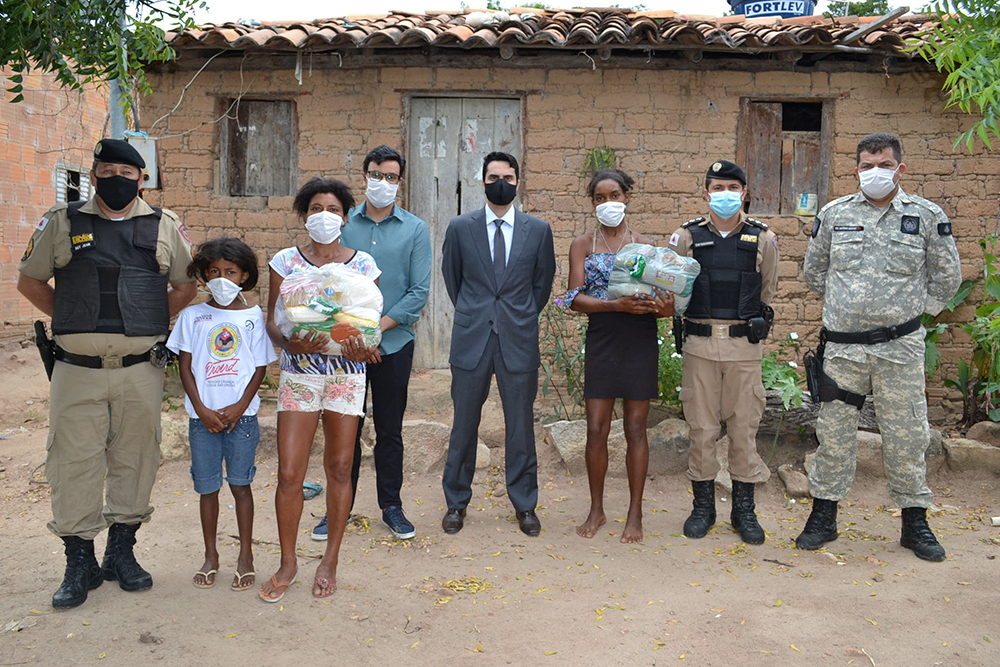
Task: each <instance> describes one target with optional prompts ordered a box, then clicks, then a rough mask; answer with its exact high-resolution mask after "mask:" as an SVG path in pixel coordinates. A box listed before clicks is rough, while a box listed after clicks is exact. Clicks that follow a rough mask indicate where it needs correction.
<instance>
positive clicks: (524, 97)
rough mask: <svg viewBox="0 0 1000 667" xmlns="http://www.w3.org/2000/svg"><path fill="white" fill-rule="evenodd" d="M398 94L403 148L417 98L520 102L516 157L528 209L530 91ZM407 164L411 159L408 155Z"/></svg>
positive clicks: (415, 91) (524, 205)
mask: <svg viewBox="0 0 1000 667" xmlns="http://www.w3.org/2000/svg"><path fill="white" fill-rule="evenodd" d="M396 92H398V93H400V94H401V95H402V104H403V117H402V121H401V122H402V126H403V127H402V137H401V138H400V141H401V142H402V146H403V148H404V149H405V148H407V147H409V145H410V118H411V116H412V110H413V104H412V102H413V100H414V99H415V98H419V99H426V98H453V99H468V98H478V99H490V100H518V101H519V102H520V103H521V127H520V134H521V155H519V156H518V155H515V156H514V157H516V158H517V159H518V164H519V165H520V167H521V177H520V178H519V179H518V184H519V185H521V188H520V189H521V193H520V195H519V196H520V199H521V205H522V208H527V204H528V201H529V199H530V197H529V196H528V195H527V194H526V190H525V188H524V186H523V185H522V182H523V181H524V180H525V179H526V177H527V173H528V170H527V168H526V164H527V162H528V144H527V120H528V115H527V114H528V94H529V93H528V91H518V90H514V91H510V90H504V91H490V90H454V89H451V90H434V89H407V90H405V91H404V90H397V91H396ZM403 157H406V160H407V162H409V161H410V158H409V157H408V156H406V155H404V156H403ZM405 196H406V199H405V201H406V206H404V207H403V208H406V209H407V210H409V208H407V207H408V206H409V205H410V183H409V179H407V184H406V193H405Z"/></svg>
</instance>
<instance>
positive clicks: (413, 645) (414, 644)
mask: <svg viewBox="0 0 1000 667" xmlns="http://www.w3.org/2000/svg"><path fill="white" fill-rule="evenodd" d="M418 644H420V640H419V639H418V640H417V641H415V642H413V643H412V644H410V648H417V645H418Z"/></svg>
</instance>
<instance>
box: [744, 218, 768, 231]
mask: <svg viewBox="0 0 1000 667" xmlns="http://www.w3.org/2000/svg"><path fill="white" fill-rule="evenodd" d="M743 222H746V223H748V224H751V225H753V226H754V227H760V228H761V229H767V228H768V227H767V225H766V224H765V223H763V222H761V221H760V220H757V219H756V218H749V217H748V218H743Z"/></svg>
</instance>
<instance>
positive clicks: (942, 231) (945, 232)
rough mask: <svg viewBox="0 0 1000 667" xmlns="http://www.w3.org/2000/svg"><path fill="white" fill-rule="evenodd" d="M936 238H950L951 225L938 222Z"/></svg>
mask: <svg viewBox="0 0 1000 667" xmlns="http://www.w3.org/2000/svg"><path fill="white" fill-rule="evenodd" d="M938 236H951V223H950V222H939V223H938Z"/></svg>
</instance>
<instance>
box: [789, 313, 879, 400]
mask: <svg viewBox="0 0 1000 667" xmlns="http://www.w3.org/2000/svg"><path fill="white" fill-rule="evenodd" d="M825 333H826V330H825V329H820V332H819V346H818V347H817V348H816V351H815V352H813V351H812V350H809V351H807V352H806V353H805V354H804V355H803V356H802V365H803V366H805V368H806V387H807V388H808V389H809V396H810V397H811V398H812V402H813V403H829V402H830V401H843V402H844V403H847V404H848V405H853V406H854V407H856V408H857V409H858V410H860V409H861V408H863V407H864V405H865V397H864V396H863V395H862V394H855V393H854V392H853V391H847V390H846V389H841V388H840V387H838V386H837V383H836V382H834V381H833V380H832V379H831V378H830V376H829V375H827V374H826V373H825V372H823V352H824V351H825V350H826V335H825Z"/></svg>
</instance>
